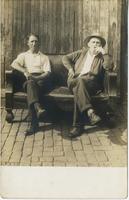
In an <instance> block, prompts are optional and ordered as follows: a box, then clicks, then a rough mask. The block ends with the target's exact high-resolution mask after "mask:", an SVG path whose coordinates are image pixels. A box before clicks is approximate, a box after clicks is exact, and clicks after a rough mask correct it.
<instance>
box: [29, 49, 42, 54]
mask: <svg viewBox="0 0 129 200" xmlns="http://www.w3.org/2000/svg"><path fill="white" fill-rule="evenodd" d="M27 52H28V53H30V54H33V53H32V52H31V51H30V50H28V51H27ZM40 54H41V52H40V51H38V53H34V55H40Z"/></svg>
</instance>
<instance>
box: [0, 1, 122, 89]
mask: <svg viewBox="0 0 129 200" xmlns="http://www.w3.org/2000/svg"><path fill="white" fill-rule="evenodd" d="M122 2H124V0H1V11H2V17H1V27H2V32H1V33H2V43H1V44H2V48H1V50H2V57H1V63H2V86H4V83H5V79H4V71H5V69H7V68H8V67H9V65H10V63H11V61H12V60H13V59H14V58H15V57H16V55H17V54H18V53H20V52H22V51H25V50H26V45H25V43H24V38H25V36H26V35H27V34H28V33H30V32H35V33H37V34H39V35H40V37H41V50H42V51H43V52H44V53H46V54H65V53H68V52H72V51H74V50H77V49H80V48H81V47H82V46H83V41H84V39H85V38H86V37H87V36H88V35H89V34H92V33H95V32H99V33H100V34H101V35H102V36H103V37H105V38H106V40H107V45H106V47H105V48H106V50H107V51H108V52H110V53H111V54H112V55H113V59H114V63H115V66H117V70H118V72H120V49H121V48H120V47H121V26H124V24H121V18H122V16H121V10H122V5H123V4H124V3H123V4H122ZM124 9H126V8H124ZM122 23H125V21H124V20H122ZM119 83H120V73H119V78H118V84H119ZM118 92H119V91H118Z"/></svg>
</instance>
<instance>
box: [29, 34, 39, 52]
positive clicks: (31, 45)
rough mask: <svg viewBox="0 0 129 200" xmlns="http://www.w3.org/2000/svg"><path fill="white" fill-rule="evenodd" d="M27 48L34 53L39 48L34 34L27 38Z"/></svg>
mask: <svg viewBox="0 0 129 200" xmlns="http://www.w3.org/2000/svg"><path fill="white" fill-rule="evenodd" d="M27 44H28V46H29V49H30V50H31V51H32V52H33V53H35V52H37V51H38V50H39V40H38V38H37V37H36V36H33V35H31V36H30V37H29V40H28V43H27Z"/></svg>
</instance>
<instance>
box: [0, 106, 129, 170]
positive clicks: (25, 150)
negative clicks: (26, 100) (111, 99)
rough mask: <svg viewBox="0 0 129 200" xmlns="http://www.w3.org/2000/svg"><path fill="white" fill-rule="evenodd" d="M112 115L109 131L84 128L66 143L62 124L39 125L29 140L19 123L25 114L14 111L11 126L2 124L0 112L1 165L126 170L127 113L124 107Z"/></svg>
mask: <svg viewBox="0 0 129 200" xmlns="http://www.w3.org/2000/svg"><path fill="white" fill-rule="evenodd" d="M123 106H124V107H123V108H122V107H120V108H119V109H117V112H116V116H115V119H116V122H117V123H116V125H115V127H112V128H109V127H107V126H106V125H102V126H101V127H93V128H91V127H88V126H86V127H85V131H84V133H83V134H82V135H81V136H80V137H78V138H76V139H68V138H67V137H66V135H67V132H68V131H69V130H70V128H71V125H70V124H69V123H66V122H65V121H63V120H62V121H60V122H59V123H57V124H53V123H51V122H47V123H46V122H41V123H40V126H41V130H40V131H39V132H38V133H36V134H34V135H31V136H29V137H25V135H24V131H25V129H26V128H27V127H28V126H29V122H22V123H20V122H19V121H18V120H20V119H21V118H22V117H24V116H25V115H26V113H27V111H26V110H14V111H13V112H14V113H15V122H14V123H12V124H8V123H7V122H6V121H5V116H6V112H5V110H4V109H2V111H1V119H2V124H1V130H2V132H1V158H2V159H1V160H2V161H1V164H2V165H12V166H13V165H15V166H17V165H18V166H99V167H109V166H110V167H124V166H127V128H126V127H127V123H126V121H127V117H126V116H127V113H126V110H127V109H126V105H123Z"/></svg>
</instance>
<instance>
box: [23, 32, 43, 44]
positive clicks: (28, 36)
mask: <svg viewBox="0 0 129 200" xmlns="http://www.w3.org/2000/svg"><path fill="white" fill-rule="evenodd" d="M31 36H35V37H36V38H37V39H38V41H39V42H40V38H39V35H37V34H35V33H29V34H28V35H27V37H26V41H27V42H28V40H29V38H30V37H31Z"/></svg>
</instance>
